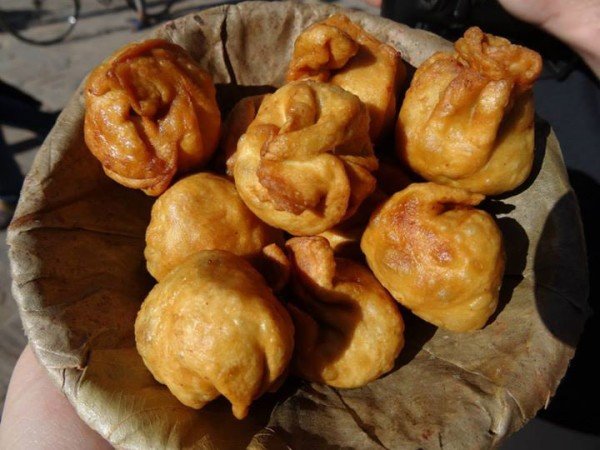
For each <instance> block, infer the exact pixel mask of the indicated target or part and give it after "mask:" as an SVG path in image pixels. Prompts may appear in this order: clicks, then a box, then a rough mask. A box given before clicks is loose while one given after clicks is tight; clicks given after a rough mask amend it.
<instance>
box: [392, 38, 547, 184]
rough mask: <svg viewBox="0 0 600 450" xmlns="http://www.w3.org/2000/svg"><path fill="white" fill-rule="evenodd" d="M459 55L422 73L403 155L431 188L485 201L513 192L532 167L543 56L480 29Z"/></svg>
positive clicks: (408, 110) (411, 97) (400, 133)
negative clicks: (465, 193) (535, 89)
mask: <svg viewBox="0 0 600 450" xmlns="http://www.w3.org/2000/svg"><path fill="white" fill-rule="evenodd" d="M455 49H456V53H455V54H449V53H436V54H435V55H433V56H432V57H431V58H429V59H428V60H427V61H425V62H424V63H423V64H422V65H421V67H419V68H418V69H417V71H416V73H415V75H414V78H413V80H412V83H411V86H410V88H409V89H408V91H407V93H406V98H405V99H404V103H403V104H402V109H401V110H400V116H399V119H398V126H397V136H396V145H397V150H398V152H399V154H400V155H401V157H402V158H404V160H405V161H406V162H407V164H408V165H409V166H410V167H411V168H412V169H413V170H414V171H415V172H417V173H419V174H420V175H421V176H423V177H424V178H426V179H428V180H431V181H436V182H438V183H442V184H447V185H450V186H455V187H460V188H463V189H467V190H469V191H471V192H478V193H481V194H486V195H495V194H500V193H503V192H507V191H510V190H512V189H515V188H516V187H517V186H519V185H520V184H521V183H523V181H525V179H526V178H527V177H528V176H529V173H530V172H531V166H532V163H533V145H534V130H533V120H534V107H533V93H532V85H533V83H534V82H535V80H536V79H537V78H538V76H539V74H540V70H541V67H542V61H541V58H540V55H538V54H537V53H536V52H534V51H532V50H529V49H527V48H524V47H521V46H518V45H512V44H511V43H510V42H509V41H507V40H506V39H503V38H500V37H496V36H492V35H490V34H484V33H483V32H482V31H481V30H480V29H479V28H470V29H469V30H467V31H466V33H465V35H464V37H463V38H461V39H459V40H458V41H457V42H456V44H455Z"/></svg>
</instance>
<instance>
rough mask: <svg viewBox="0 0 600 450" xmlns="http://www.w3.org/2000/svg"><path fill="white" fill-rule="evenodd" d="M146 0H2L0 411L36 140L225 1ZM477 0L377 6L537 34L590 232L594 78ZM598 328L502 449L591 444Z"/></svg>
mask: <svg viewBox="0 0 600 450" xmlns="http://www.w3.org/2000/svg"><path fill="white" fill-rule="evenodd" d="M314 2H315V3H316V0H315V1H314ZM144 3H145V12H146V14H145V15H143V14H141V13H140V11H141V5H142V2H140V0H0V411H1V410H2V408H3V404H4V397H5V393H6V388H7V385H8V382H9V380H10V374H11V372H12V368H13V366H14V364H15V362H16V360H17V358H18V356H19V354H20V353H21V351H22V349H23V347H24V346H25V344H26V338H25V336H24V334H23V330H22V327H21V323H20V320H19V316H18V312H17V307H16V303H15V302H14V300H13V298H12V295H11V292H10V271H9V265H8V257H7V246H6V230H5V227H6V225H7V224H8V222H9V220H10V217H11V214H12V211H13V208H14V205H15V204H16V201H17V200H18V193H19V190H20V187H21V184H22V181H23V176H24V175H25V174H27V172H28V170H29V168H30V167H31V164H32V161H33V159H34V157H35V154H36V151H37V149H38V148H39V146H40V145H41V143H42V142H43V140H44V138H45V136H46V134H47V133H48V131H49V130H50V129H51V127H52V125H53V123H54V121H55V119H56V117H57V115H58V113H59V112H60V110H61V109H62V108H63V106H64V105H65V103H66V102H67V100H68V99H69V97H70V96H71V94H72V93H73V92H74V91H75V89H77V87H78V85H79V83H80V82H81V80H82V79H83V77H84V76H85V75H86V74H87V73H88V72H89V71H90V69H91V68H93V67H94V66H96V65H97V64H98V63H99V62H100V61H101V60H103V59H104V58H105V57H106V56H107V55H109V54H110V53H112V52H113V51H114V50H116V49H117V48H119V47H121V46H122V45H123V44H124V43H126V42H129V41H131V40H135V39H140V38H142V37H143V36H144V33H148V32H149V31H148V30H149V29H151V28H152V27H153V26H155V25H156V24H158V23H160V22H162V21H165V20H169V19H172V18H176V17H179V16H182V15H185V14H187V13H190V12H192V11H197V10H199V9H204V8H208V7H211V6H216V5H218V4H221V3H226V2H225V1H202V0H171V1H165V0H162V1H161V0H147V1H146V2H144ZM230 3H231V2H230ZM328 3H335V4H339V5H340V6H344V7H347V8H355V9H361V10H365V11H367V12H369V13H371V14H374V15H379V14H381V12H382V8H381V7H380V6H378V5H377V2H376V1H371V2H369V3H367V2H363V1H360V0H330V1H328ZM483 3H486V2H482V1H475V0H468V1H461V0H455V1H440V0H400V1H384V4H383V14H384V15H385V16H387V17H392V18H395V19H397V20H399V21H402V22H405V23H408V24H410V25H411V26H417V27H420V28H425V29H429V30H432V31H434V32H436V33H439V34H443V35H445V36H446V37H448V38H452V39H454V38H455V37H456V36H457V35H458V34H460V33H461V32H462V29H463V28H464V26H466V25H468V24H471V23H479V22H481V21H483V22H485V23H484V24H483V25H484V29H485V30H486V31H491V32H496V33H499V34H505V35H506V34H507V33H508V34H510V33H513V34H514V36H511V37H513V38H514V39H516V40H527V39H534V40H535V41H536V42H538V43H539V44H540V48H539V49H538V50H539V51H542V53H543V54H544V57H545V71H544V75H543V76H542V79H541V80H540V82H538V85H537V86H536V91H535V94H536V103H537V104H536V107H537V109H538V113H539V114H540V116H542V117H543V118H545V119H546V120H548V121H549V122H550V124H551V125H552V126H553V127H554V129H555V131H556V133H557V135H558V138H559V141H560V142H561V145H562V148H563V152H564V154H565V161H566V164H567V166H568V168H569V175H570V177H571V183H572V184H573V186H574V188H575V191H576V193H577V194H578V197H579V201H580V205H581V209H582V215H583V217H584V226H585V228H586V230H587V231H591V230H595V229H596V228H597V227H596V226H595V225H596V224H597V219H596V217H595V216H596V214H595V207H596V206H597V205H598V204H600V203H599V202H598V200H599V195H598V182H599V180H600V156H599V154H598V149H600V142H599V140H598V133H597V132H596V133H595V134H590V133H586V130H588V129H591V128H594V129H595V128H596V127H597V125H598V122H597V120H598V117H599V114H600V93H599V89H598V80H597V79H596V78H595V77H594V76H593V75H591V73H590V72H589V71H587V70H585V68H584V67H583V66H582V65H581V63H580V62H579V61H578V59H577V57H576V56H575V55H574V54H572V53H571V52H569V50H568V49H567V48H566V47H564V46H562V45H561V44H560V43H558V42H556V41H554V40H550V39H548V38H547V37H546V36H543V35H539V33H538V32H537V31H535V30H534V29H533V28H531V27H527V26H524V25H523V24H520V23H517V22H512V21H511V20H510V18H509V17H508V16H507V15H506V14H505V13H504V11H503V10H502V9H501V8H500V7H499V6H497V5H494V6H493V8H499V9H492V10H485V9H476V8H471V9H469V8H468V7H466V6H465V5H467V4H471V5H473V4H483ZM487 3H492V2H487ZM376 5H377V6H376ZM461 8H462V9H461ZM490 11H491V13H490ZM461 14H462V15H461ZM503 30H504V31H505V32H504V33H503ZM526 43H527V42H526ZM581 105H587V107H588V108H592V110H593V111H594V112H595V115H594V114H591V115H585V116H584V119H583V120H582V119H581V117H577V116H574V115H572V114H568V113H566V112H567V111H572V110H574V109H577V108H580V107H581ZM586 149H587V150H586ZM587 236H588V257H589V259H590V270H591V273H592V274H593V273H594V272H595V268H596V267H597V261H598V258H597V248H598V247H597V245H595V243H596V240H597V238H596V237H595V236H594V234H593V232H588V233H587ZM596 292H598V289H597V282H596V280H594V277H592V286H591V299H592V300H593V301H592V302H591V303H592V307H593V309H594V310H595V309H596V307H597V306H596V300H595V293H596ZM597 329H598V328H597V324H596V319H595V318H593V319H592V320H591V321H589V322H588V325H587V327H586V331H585V334H584V337H583V339H582V342H581V344H580V346H579V349H578V352H577V355H576V358H575V360H574V362H573V363H572V365H571V368H570V369H569V372H568V376H567V378H566V380H565V381H564V382H563V384H562V385H561V387H560V388H559V392H558V393H557V395H556V397H555V399H554V400H553V401H552V403H551V404H550V407H549V409H548V410H547V411H544V412H541V413H540V414H539V415H538V418H536V419H535V420H533V421H532V422H530V423H529V424H528V425H527V426H526V427H525V428H524V429H523V430H521V431H520V432H519V433H517V434H516V435H514V436H513V437H512V438H511V439H510V440H509V441H508V442H507V444H505V446H504V447H503V448H506V449H537V448H544V449H550V450H552V449H567V448H576V449H600V437H599V435H600V426H599V424H600V414H599V413H598V408H597V405H598V404H599V403H598V400H600V398H598V392H599V388H598V386H599V383H598V381H597V380H598V370H597V369H595V368H594V367H595V361H594V360H593V358H594V357H595V354H596V352H595V351H594V345H595V343H596V342H598V341H597V339H596V338H597V337H598V331H597Z"/></svg>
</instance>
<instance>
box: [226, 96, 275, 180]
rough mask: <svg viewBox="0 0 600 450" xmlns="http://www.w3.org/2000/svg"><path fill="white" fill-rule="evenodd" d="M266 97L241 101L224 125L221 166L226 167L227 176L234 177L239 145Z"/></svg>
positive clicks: (255, 97) (232, 110)
mask: <svg viewBox="0 0 600 450" xmlns="http://www.w3.org/2000/svg"><path fill="white" fill-rule="evenodd" d="M264 98H265V96H264V95H254V96H252V97H246V98H243V99H241V100H240V101H239V102H237V103H236V104H235V106H234V107H233V108H232V109H231V111H230V112H229V114H228V116H227V119H226V120H225V123H224V124H223V135H222V136H221V150H222V151H223V154H222V156H221V158H222V159H221V161H222V162H221V164H224V165H225V169H226V172H227V175H229V176H230V177H233V166H234V165H235V160H236V151H237V143H238V141H239V140H240V137H242V135H243V134H244V133H245V132H246V130H247V129H248V126H249V125H250V124H251V123H252V121H253V120H254V118H255V117H256V114H257V113H258V108H260V105H261V103H262V101H263V100H264Z"/></svg>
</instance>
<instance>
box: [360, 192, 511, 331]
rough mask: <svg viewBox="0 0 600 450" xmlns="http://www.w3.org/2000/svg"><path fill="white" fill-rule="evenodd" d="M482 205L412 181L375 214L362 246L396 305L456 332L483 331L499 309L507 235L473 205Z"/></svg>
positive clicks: (469, 195)
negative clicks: (503, 235)
mask: <svg viewBox="0 0 600 450" xmlns="http://www.w3.org/2000/svg"><path fill="white" fill-rule="evenodd" d="M482 200H483V196H482V195H480V194H472V193H469V192H467V191H465V190H463V189H457V188H452V187H448V186H442V185H438V184H434V183H415V184H411V185H410V186H409V187H407V188H406V189H404V190H402V191H400V192H398V193H396V194H395V195H393V196H392V197H391V198H390V199H389V200H388V201H387V202H385V203H384V204H383V206H382V207H381V208H380V209H379V210H377V211H376V212H375V213H374V214H373V216H372V217H371V220H370V222H369V225H368V226H367V228H366V230H365V233H364V234H363V237H362V241H361V249H362V251H363V253H364V254H365V256H366V258H367V262H368V264H369V267H370V268H371V270H372V271H373V273H374V274H375V276H376V277H377V279H378V280H379V281H380V282H381V284H383V285H384V286H385V288H386V289H387V290H388V291H389V292H390V293H391V294H392V296H393V297H394V298H395V299H396V300H398V302H400V303H401V304H402V305H404V306H406V307H407V308H409V309H410V310H411V311H412V312H413V313H415V314H416V315H418V316H419V317H421V318H422V319H424V320H426V321H428V322H431V323H433V324H435V325H438V326H440V327H442V328H447V329H449V330H453V331H471V330H477V329H479V328H482V327H483V326H484V325H485V324H486V322H487V320H488V319H489V317H490V316H491V315H492V314H493V313H494V311H495V310H496V306H497V305H498V295H499V291H500V286H501V283H502V276H503V273H504V258H505V257H504V248H503V244H502V233H501V231H500V229H499V228H498V225H497V224H496V222H495V221H494V219H493V218H492V217H491V216H490V215H489V214H488V213H486V212H485V211H482V210H478V209H476V208H474V207H475V206H476V205H478V204H479V203H480V202H481V201H482Z"/></svg>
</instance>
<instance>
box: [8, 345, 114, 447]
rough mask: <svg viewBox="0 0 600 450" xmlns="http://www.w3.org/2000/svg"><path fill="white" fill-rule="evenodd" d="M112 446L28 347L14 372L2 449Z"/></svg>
mask: <svg viewBox="0 0 600 450" xmlns="http://www.w3.org/2000/svg"><path fill="white" fill-rule="evenodd" d="M54 448H60V449H62V450H79V449H90V450H100V449H110V448H112V447H111V446H110V444H109V443H108V442H106V441H105V440H104V439H102V437H100V435H99V434H98V433H96V432H95V431H94V430H92V429H91V428H89V427H88V426H87V425H86V424H85V423H84V422H83V420H81V419H80V418H79V416H77V413H76V412H75V409H74V408H73V407H72V406H71V404H70V403H69V401H68V400H67V399H66V398H65V396H64V395H63V394H62V392H60V389H58V387H56V386H55V385H54V384H52V381H51V380H50V377H48V374H47V373H46V371H45V370H44V368H43V367H42V366H41V365H40V363H39V362H38V360H37V359H36V357H35V356H34V354H33V352H32V351H31V349H30V348H29V347H26V348H25V350H24V351H23V353H22V354H21V357H20V358H19V361H17V365H16V366H15V369H14V371H13V374H12V377H11V380H10V385H9V387H8V393H7V396H6V403H5V404H4V412H3V413H2V421H0V449H11V450H21V449H23V450H29V449H54Z"/></svg>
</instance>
